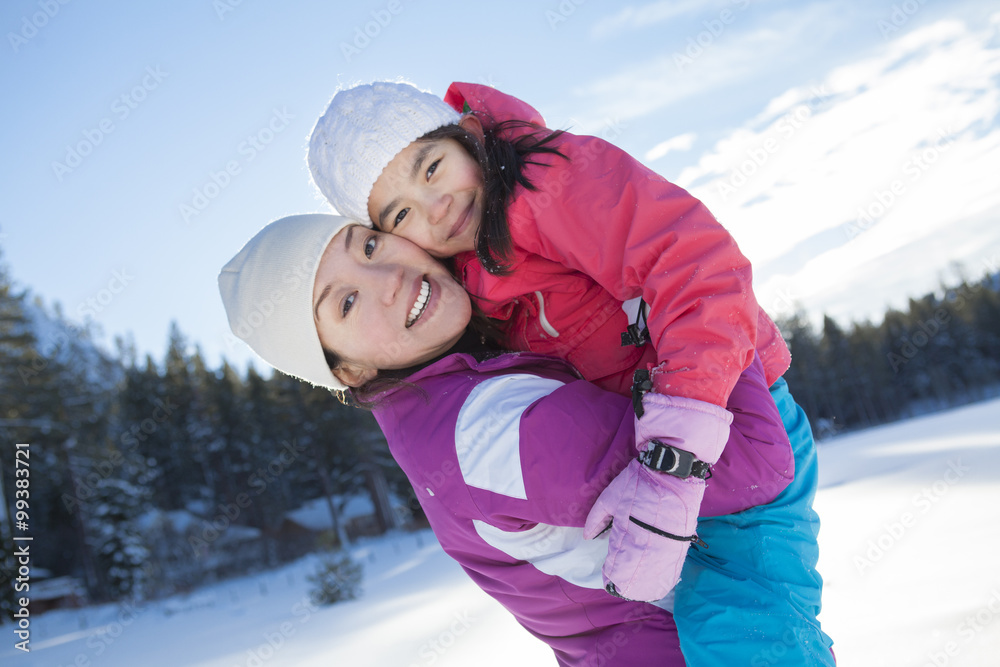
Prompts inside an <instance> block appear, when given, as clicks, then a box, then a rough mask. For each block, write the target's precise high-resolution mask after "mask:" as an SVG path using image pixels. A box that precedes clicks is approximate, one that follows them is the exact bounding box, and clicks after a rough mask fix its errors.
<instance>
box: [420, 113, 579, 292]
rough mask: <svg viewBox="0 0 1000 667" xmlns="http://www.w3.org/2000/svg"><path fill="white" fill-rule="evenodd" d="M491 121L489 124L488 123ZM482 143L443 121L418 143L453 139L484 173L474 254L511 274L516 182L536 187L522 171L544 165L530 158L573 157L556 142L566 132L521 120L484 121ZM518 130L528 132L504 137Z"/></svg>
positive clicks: (485, 263) (488, 265) (495, 270)
mask: <svg viewBox="0 0 1000 667" xmlns="http://www.w3.org/2000/svg"><path fill="white" fill-rule="evenodd" d="M487 125H489V127H487ZM483 128H484V132H483V134H484V136H483V141H482V142H480V141H479V139H478V138H477V137H476V136H475V135H474V134H472V133H471V132H469V131H468V130H466V129H465V128H463V127H461V126H460V125H457V124H454V125H445V126H444V127H439V128H438V129H436V130H432V131H430V132H428V133H427V134H425V135H423V136H422V137H420V138H419V139H417V141H437V140H440V139H454V140H455V141H457V142H458V143H459V144H460V145H461V146H462V148H464V149H465V150H466V152H468V153H469V155H471V156H472V158H473V159H474V160H476V162H478V163H479V167H480V169H481V170H482V172H483V184H484V188H483V190H484V195H483V219H482V222H481V223H480V225H479V233H478V235H477V236H476V255H477V256H478V257H479V261H480V262H482V265H483V268H485V269H486V270H487V271H488V272H489V273H492V274H494V275H498V276H502V275H506V274H508V273H510V259H511V257H510V254H511V252H512V246H511V238H510V226H509V225H508V224H507V206H508V205H509V204H510V199H511V195H513V194H514V188H516V187H517V186H518V185H521V186H523V187H524V188H525V189H527V190H532V191H534V190H537V188H536V187H535V185H534V184H533V183H532V182H531V181H530V180H529V179H528V177H527V176H525V175H524V167H525V166H526V165H529V164H533V165H540V166H545V163H543V162H538V161H536V160H534V159H532V156H537V155H543V154H544V155H558V156H559V157H561V158H563V159H569V158H567V157H566V156H565V155H563V154H562V153H560V152H559V149H558V148H557V147H556V146H554V145H553V143H554V142H555V140H556V139H558V138H559V135H561V134H562V133H563V132H562V130H557V131H552V130H549V129H548V128H546V127H542V126H541V125H537V124H535V123H529V122H527V121H523V120H508V121H503V122H501V123H496V124H492V123H489V124H487V123H484V124H483ZM515 130H528V131H527V132H525V133H522V134H520V136H518V137H516V138H514V139H513V140H510V139H506V138H505V137H506V136H508V135H509V134H511V133H513V132H514V131H515Z"/></svg>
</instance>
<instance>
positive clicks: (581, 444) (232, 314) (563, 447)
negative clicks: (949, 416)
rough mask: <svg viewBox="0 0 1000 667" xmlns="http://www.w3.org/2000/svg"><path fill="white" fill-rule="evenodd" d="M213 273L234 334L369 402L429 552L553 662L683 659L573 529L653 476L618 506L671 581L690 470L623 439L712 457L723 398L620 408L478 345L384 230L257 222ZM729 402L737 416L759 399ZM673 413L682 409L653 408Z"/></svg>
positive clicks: (437, 277) (723, 419) (555, 374)
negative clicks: (413, 498) (639, 413)
mask: <svg viewBox="0 0 1000 667" xmlns="http://www.w3.org/2000/svg"><path fill="white" fill-rule="evenodd" d="M219 284H220V290H221V292H222V295H223V301H224V302H225V304H226V310H227V312H228V315H229V320H230V325H231V327H232V328H233V331H234V332H235V333H236V334H237V335H238V336H240V337H241V338H243V339H244V340H245V341H246V342H247V343H248V344H249V345H250V346H251V347H252V348H253V349H254V350H255V351H256V352H257V353H258V354H259V355H260V356H261V357H263V358H264V359H265V360H266V361H267V362H268V363H270V364H271V365H273V366H275V367H276V368H278V369H279V370H282V371H284V372H286V373H289V374H292V375H295V376H297V377H300V378H302V379H304V380H306V381H309V382H311V383H313V384H316V385H320V386H325V387H328V388H331V389H336V390H341V391H343V390H347V389H348V387H350V388H352V393H353V394H354V396H355V397H356V398H357V399H359V400H361V401H362V402H365V403H367V404H369V405H372V406H373V411H374V414H375V417H376V419H377V420H378V422H379V424H380V426H381V427H382V429H383V431H384V432H385V435H386V439H387V441H388V443H389V447H390V450H391V451H392V453H393V456H394V457H395V458H396V460H397V462H398V463H399V464H400V466H401V468H402V469H403V471H404V472H405V473H406V475H407V477H408V478H409V480H410V482H411V483H412V485H413V487H414V490H415V491H416V494H417V497H418V499H419V501H420V503H421V506H422V507H423V509H424V511H425V513H426V515H427V517H428V520H429V521H430V523H431V526H432V528H433V529H434V531H435V533H436V534H437V536H438V539H439V540H440V542H441V544H442V546H443V547H444V549H445V551H446V552H447V553H448V554H449V555H451V556H452V557H453V558H455V559H456V560H457V561H458V562H459V563H460V564H461V565H462V566H463V568H464V569H465V570H466V572H467V573H468V574H469V575H470V576H471V577H472V578H473V580H475V581H476V583H477V584H478V585H479V586H480V587H481V588H483V590H485V591H486V592H487V593H489V594H490V595H492V596H493V597H495V598H496V599H497V600H499V601H500V602H501V603H502V604H503V605H504V606H505V607H506V608H507V609H508V610H510V611H511V612H512V613H513V614H514V615H515V617H517V619H518V620H519V622H521V624H522V625H523V626H524V627H525V628H527V629H528V630H529V632H531V633H532V634H534V635H535V636H537V637H539V638H540V639H542V640H543V641H545V642H546V643H548V644H549V645H550V646H551V647H552V648H553V650H554V651H555V653H556V656H557V659H558V661H559V663H560V664H564V665H586V664H623V665H624V664H649V661H650V660H651V659H652V660H653V661H655V662H656V663H657V664H668V665H673V664H676V665H681V664H684V659H683V656H682V655H681V653H680V650H679V646H678V642H677V633H676V628H675V626H674V625H673V622H672V618H671V615H670V614H669V613H668V612H667V611H666V610H665V609H663V608H661V607H669V606H670V602H669V601H666V602H660V603H658V604H659V606H657V605H653V604H645V603H639V602H632V601H628V600H624V599H621V598H616V597H613V596H610V595H608V594H607V593H606V592H605V591H604V590H603V588H604V586H603V581H602V575H601V569H602V566H603V563H604V559H605V556H606V555H607V553H608V538H607V533H604V534H603V535H602V536H599V537H598V538H597V539H593V540H585V539H584V538H583V534H584V531H583V528H584V526H585V524H586V522H587V519H588V514H590V513H591V509H592V508H594V506H595V503H597V504H598V506H600V504H601V503H602V502H603V503H604V504H606V505H616V503H615V502H614V501H613V499H612V500H610V501H609V500H608V499H607V497H606V494H608V493H609V492H610V493H612V494H614V493H617V492H619V491H620V490H621V487H622V485H627V484H629V483H634V480H635V479H637V478H638V477H644V478H645V479H652V480H654V481H653V483H655V484H656V485H657V488H659V489H660V495H659V498H658V502H657V503H656V506H655V507H642V508H635V510H636V512H635V514H636V515H641V516H643V517H649V516H650V514H644V513H647V512H648V513H651V515H652V516H653V517H654V518H653V519H652V521H653V525H654V526H655V527H656V528H657V529H658V531H659V533H658V534H656V535H654V537H655V538H656V539H664V540H671V541H672V542H673V543H675V544H676V546H677V548H676V553H675V555H676V558H675V559H674V562H673V563H669V564H665V566H664V567H663V568H662V570H661V571H662V572H663V574H664V576H665V577H666V578H668V579H672V581H673V582H676V577H677V575H678V574H679V571H680V568H681V566H682V565H683V564H684V562H685V556H686V554H687V552H688V541H690V540H692V539H694V538H695V537H694V528H695V523H696V519H697V516H696V508H697V507H698V506H699V504H700V501H701V494H703V493H704V490H705V484H704V480H703V479H702V478H700V477H698V476H694V475H692V476H687V477H678V476H674V475H670V474H666V473H662V472H655V471H651V470H650V469H649V468H648V466H645V465H643V464H641V463H640V462H639V461H638V460H637V459H636V453H637V451H641V450H645V449H646V446H647V444H649V442H650V441H651V440H653V438H655V437H656V436H661V437H659V438H657V439H659V440H661V441H663V442H664V443H665V444H667V445H669V446H673V447H675V448H676V449H677V450H682V451H691V452H693V453H695V457H696V459H699V460H701V461H704V462H705V463H714V462H715V460H716V459H717V458H718V457H719V453H720V451H721V450H722V449H723V446H725V448H726V452H729V451H731V450H732V451H738V450H739V449H740V447H747V446H749V445H748V444H747V443H744V442H740V441H739V438H740V436H739V435H738V430H737V429H732V432H730V429H729V423H730V421H731V419H732V416H731V415H730V413H729V412H727V411H726V410H724V409H722V408H719V407H717V406H714V405H710V404H705V403H701V402H699V401H694V400H693V399H682V398H677V397H665V396H660V395H656V394H647V395H645V396H644V397H642V401H641V403H642V406H643V408H644V409H645V411H644V415H643V417H642V418H641V419H639V420H636V418H635V414H634V412H633V407H632V403H631V402H630V401H629V400H628V398H626V397H623V396H619V395H617V394H611V393H608V392H604V391H602V390H600V389H598V388H597V387H595V386H594V385H591V384H590V383H587V382H585V381H583V380H582V379H580V377H579V375H578V374H577V373H576V372H575V371H574V370H573V369H572V368H571V367H569V366H568V365H567V364H566V363H565V362H562V361H559V360H557V359H553V358H548V357H543V356H538V355H534V354H504V353H500V352H498V351H496V350H495V349H491V348H490V347H489V346H488V345H487V344H486V343H485V342H484V339H483V338H482V337H481V336H480V335H478V334H475V333H473V332H471V330H470V327H469V324H470V321H471V320H472V318H473V317H472V308H471V306H470V303H469V299H468V296H467V295H466V293H465V291H464V290H463V289H462V288H461V286H460V285H459V284H458V283H457V282H455V281H454V279H453V278H452V277H451V275H450V274H449V273H448V271H447V270H446V269H444V267H443V266H441V265H440V264H438V263H437V262H435V261H434V260H432V259H431V258H430V257H429V256H428V255H426V253H424V252H423V251H422V250H420V249H419V248H417V247H416V246H414V245H413V244H411V243H410V242H409V241H407V240H405V239H403V238H401V237H396V236H392V235H387V234H382V233H379V232H377V231H373V230H371V229H368V228H365V227H361V226H358V225H355V224H353V223H351V222H350V221H348V220H346V219H344V218H338V217H334V216H324V215H307V216H294V217H291V218H285V219H283V220H279V221H277V222H275V223H272V224H271V225H269V226H268V227H266V228H265V229H264V230H262V231H261V232H260V233H258V235H257V236H255V237H254V238H253V239H252V240H251V241H250V242H249V243H248V244H247V245H246V246H245V247H244V248H243V250H242V251H241V252H240V253H239V254H237V256H236V257H235V258H234V259H233V260H232V261H231V262H230V263H229V264H227V266H226V267H225V268H224V269H223V272H222V273H221V275H220V277H219ZM764 398H766V399H767V400H770V397H769V396H767V395H765V397H764ZM741 399H745V400H743V404H742V405H740V406H739V407H740V409H739V410H736V413H737V414H739V415H752V414H753V411H754V409H755V408H759V407H760V406H761V404H762V402H763V400H762V398H761V397H758V396H747V397H737V400H741ZM772 409H773V404H772ZM679 413H680V414H683V415H684V419H681V420H677V419H671V418H667V417H665V415H672V416H673V415H677V414H679ZM779 428H780V425H779ZM637 434H638V436H637ZM727 437H728V438H729V441H728V444H727V441H726V439H727ZM637 440H638V442H637ZM694 443H697V444H694ZM637 448H638V450H637ZM602 493H603V494H604V495H602ZM693 508H695V509H693ZM615 519H616V520H623V521H628V520H633V521H634V520H635V519H634V516H628V515H626V516H622V517H619V516H616V517H615ZM743 528H745V527H743ZM651 535H652V533H651ZM734 537H736V535H735V534H734ZM685 577H687V574H685ZM693 578H695V579H696V578H697V577H693ZM770 583H771V584H774V585H776V586H780V585H781V584H780V582H770ZM682 585H683V582H682ZM678 594H680V591H678ZM792 636H795V631H794V628H793V629H792ZM765 639H767V640H768V641H771V639H772V638H765ZM820 648H822V647H820Z"/></svg>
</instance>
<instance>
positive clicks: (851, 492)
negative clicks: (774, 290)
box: [0, 400, 1000, 667]
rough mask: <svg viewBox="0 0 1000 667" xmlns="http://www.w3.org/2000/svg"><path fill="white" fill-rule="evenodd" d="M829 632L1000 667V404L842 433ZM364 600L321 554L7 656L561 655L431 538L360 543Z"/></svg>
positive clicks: (532, 659) (76, 614)
mask: <svg viewBox="0 0 1000 667" xmlns="http://www.w3.org/2000/svg"><path fill="white" fill-rule="evenodd" d="M820 460H821V489H820V492H819V495H818V497H817V501H816V506H817V509H818V510H819V512H820V515H821V517H822V520H823V530H822V532H821V534H820V541H821V545H822V558H821V562H820V568H821V572H822V573H823V575H824V577H825V579H826V589H825V606H824V610H823V614H822V620H823V624H824V628H825V629H826V630H827V632H829V633H830V635H831V636H833V638H834V641H835V642H836V644H835V649H836V652H837V656H838V658H839V662H840V664H841V665H851V666H854V665H859V666H868V665H871V666H877V665H885V666H891V667H901V666H909V665H913V666H916V667H924V666H925V665H926V666H935V667H942V666H943V665H962V666H976V667H980V666H982V667H985V666H995V665H997V664H1000V658H997V656H998V655H1000V567H998V566H997V565H996V563H997V562H998V556H997V553H996V552H997V551H998V549H1000V503H998V502H997V501H998V500H1000V400H994V401H989V402H985V403H980V404H977V405H972V406H968V407H965V408H961V409H957V410H953V411H950V412H946V413H941V414H937V415H932V416H927V417H922V418H919V419H913V420H910V421H907V422H903V423H899V424H894V425H889V426H884V427H880V428H875V429H870V430H868V431H864V432H861V433H855V434H852V435H847V436H841V437H838V438H835V439H833V440H829V441H827V442H824V443H823V444H822V446H821V448H820ZM355 556H356V557H357V558H358V560H360V561H362V562H363V563H364V565H365V593H364V596H363V597H362V598H361V599H360V600H356V601H352V602H346V603H341V604H337V605H334V606H332V607H326V608H321V609H317V608H315V607H313V606H312V605H311V603H310V602H309V598H308V593H307V589H308V583H307V582H306V575H307V574H308V573H309V572H310V571H311V570H312V569H313V568H315V565H316V561H315V559H314V558H306V559H303V560H302V561H299V562H297V563H294V564H292V565H289V566H287V567H285V568H282V569H280V570H277V571H273V572H268V573H266V574H261V575H257V576H253V577H246V578H243V579H238V580H233V581H228V582H224V583H221V584H217V585H215V586H210V587H207V588H204V589H200V590H198V591H197V592H194V593H192V594H190V595H189V596H177V597H174V598H171V599H168V600H163V601H157V602H153V603H148V604H142V605H139V606H136V607H123V606H119V605H107V606H103V607H98V608H90V609H85V610H73V611H55V612H49V613H47V614H44V615H41V616H39V617H36V618H34V619H32V625H31V629H32V640H31V647H32V652H31V653H30V654H24V653H22V652H20V651H17V650H15V649H14V648H13V644H14V641H15V640H14V638H13V635H12V633H11V631H10V630H11V626H10V625H5V626H0V627H2V628H3V629H4V632H3V633H2V634H3V636H5V637H6V640H5V641H4V642H3V644H2V645H0V663H2V664H4V665H8V664H14V665H44V666H45V667H57V666H64V667H69V666H70V665H74V666H80V667H89V666H95V667H103V666H111V665H124V666H128V667H133V666H135V665H170V666H174V665H199V666H203V667H236V666H240V667H262V666H264V665H267V666H268V667H271V666H276V665H295V666H299V667H309V666H311V665H324V666H325V665H351V666H354V665H387V666H388V665H391V666H393V667H395V666H403V667H408V666H429V665H438V666H449V665H451V666H455V665H463V666H466V665H477V666H489V665H512V664H515V665H518V666H519V667H532V666H534V665H554V664H555V661H554V660H553V659H552V656H551V653H550V652H549V651H548V649H547V648H546V647H545V646H543V645H542V644H540V643H539V642H538V641H536V640H535V639H534V638H532V637H531V636H530V635H528V634H527V633H526V632H524V631H523V630H522V629H521V628H520V627H519V626H518V625H517V624H516V623H515V622H514V621H513V620H512V618H511V617H510V616H509V615H508V614H507V613H506V612H505V611H504V610H503V609H502V608H500V606H499V605H498V604H496V603H494V602H493V601H492V600H491V599H490V598H488V597H487V596H486V595H485V594H483V593H481V592H480V591H479V589H478V588H476V587H475V586H474V585H473V584H472V583H471V581H469V580H468V579H467V578H466V577H465V575H464V574H463V573H462V571H461V570H460V569H459V568H458V566H457V565H455V564H454V563H453V562H452V561H451V560H449V559H448V558H447V557H446V556H445V555H444V554H443V553H442V551H441V549H440V548H439V547H438V546H437V544H436V542H435V541H434V539H433V536H432V535H431V534H430V533H429V532H423V533H418V534H394V535H390V536H388V537H385V538H383V539H379V540H376V541H371V542H368V543H365V544H362V545H359V546H357V547H356V548H355Z"/></svg>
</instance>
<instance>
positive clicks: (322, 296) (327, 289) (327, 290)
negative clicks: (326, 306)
mask: <svg viewBox="0 0 1000 667" xmlns="http://www.w3.org/2000/svg"><path fill="white" fill-rule="evenodd" d="M329 293H330V286H329V285H327V286H326V287H324V288H323V292H322V293H321V294H320V295H319V298H318V299H316V305H315V306H314V307H313V317H314V318H316V319H317V320H318V319H319V304H321V303H323V299H325V298H326V295H327V294H329Z"/></svg>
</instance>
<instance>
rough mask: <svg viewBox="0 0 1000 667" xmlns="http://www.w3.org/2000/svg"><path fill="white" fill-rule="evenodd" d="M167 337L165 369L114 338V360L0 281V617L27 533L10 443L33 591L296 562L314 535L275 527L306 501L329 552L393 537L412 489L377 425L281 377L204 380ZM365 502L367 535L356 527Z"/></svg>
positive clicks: (115, 592) (201, 364) (209, 373)
mask: <svg viewBox="0 0 1000 667" xmlns="http://www.w3.org/2000/svg"><path fill="white" fill-rule="evenodd" d="M0 260H2V258H0ZM164 334H165V340H166V342H167V344H166V351H165V354H164V356H163V357H162V358H159V359H154V358H153V357H151V356H140V355H138V354H137V353H136V351H135V350H134V349H133V348H132V347H131V346H130V345H129V344H128V343H127V342H124V341H121V340H117V341H116V345H115V350H114V351H113V352H109V351H107V350H104V349H102V348H101V347H100V346H98V345H95V344H94V342H93V340H92V338H93V332H91V331H89V330H88V328H87V327H85V326H84V327H81V326H79V325H78V324H76V323H71V322H69V321H67V320H66V319H65V318H64V317H63V316H62V315H61V313H60V310H59V308H58V307H55V308H48V307H46V306H45V305H44V304H42V303H40V302H39V301H38V300H36V299H33V298H32V296H31V295H30V292H29V290H27V289H26V288H24V287H22V286H17V285H16V284H15V283H14V282H13V281H12V279H11V278H10V276H8V275H7V271H6V269H5V268H4V269H2V270H0V432H2V442H3V448H2V450H0V466H2V472H3V477H2V488H3V490H4V493H3V500H4V504H5V505H4V506H5V508H6V509H7V510H8V511H6V512H3V511H0V519H2V521H0V537H2V539H0V549H3V550H4V551H3V552H2V561H3V568H2V573H0V591H2V596H3V602H2V604H3V608H4V614H3V615H4V617H6V618H9V616H10V614H11V609H12V608H11V605H12V601H13V600H12V598H13V596H14V587H13V586H12V585H11V581H12V579H13V578H14V576H15V572H16V567H15V566H14V562H13V560H12V558H11V547H12V544H14V543H13V542H12V541H11V539H10V538H11V535H13V534H17V535H21V534H24V533H22V532H21V531H15V517H16V509H15V489H16V488H17V479H18V478H20V476H18V477H17V478H16V476H15V461H14V457H15V450H14V447H15V444H16V443H28V444H29V445H30V468H28V470H29V471H30V477H29V479H30V500H29V503H28V507H29V510H28V522H27V524H28V526H29V530H28V533H27V534H30V535H31V536H33V537H34V539H33V541H32V542H31V568H32V576H33V582H38V581H39V580H40V579H41V578H43V577H44V578H53V579H55V578H59V577H67V576H71V577H73V578H74V581H75V582H76V584H77V587H78V590H76V591H74V595H75V598H76V599H78V600H83V601H86V602H94V603H96V602H104V601H111V600H123V599H144V598H154V597H157V596H162V595H166V594H170V593H173V592H176V591H182V590H191V589H192V588H194V587H196V586H199V585H201V584H204V583H206V582H210V581H214V580H219V579H223V578H226V577H230V576H233V575H238V574H244V573H247V572H252V571H256V570H260V569H263V568H268V567H273V566H276V565H278V564H280V563H282V562H285V561H288V560H290V559H293V558H296V557H299V556H301V555H302V554H303V553H305V552H306V551H309V550H310V549H312V548H315V546H316V539H315V536H314V535H312V534H311V533H309V532H306V531H303V530H302V529H301V526H298V524H295V526H296V527H299V528H300V530H299V532H298V533H294V532H293V533H289V532H288V530H287V526H286V525H282V522H283V520H285V519H286V518H287V517H288V515H289V513H290V512H291V511H292V510H295V509H296V508H300V507H302V506H303V504H304V503H306V502H307V501H310V500H317V499H325V500H326V502H321V503H319V506H316V505H317V504H316V503H313V507H314V509H315V510H316V511H313V512H312V513H313V514H316V513H317V512H318V513H319V514H320V515H322V514H324V513H325V514H326V523H328V524H329V531H327V532H329V535H328V536H324V537H323V540H325V541H324V544H325V546H327V547H330V546H337V545H338V544H339V543H343V542H347V541H348V540H349V539H351V538H352V537H356V536H357V534H359V533H360V534H375V533H380V532H383V531H385V530H386V529H388V528H392V527H396V526H397V525H398V523H399V521H400V514H401V513H400V508H399V505H403V506H405V504H406V502H407V499H408V497H409V496H408V495H407V494H408V493H409V486H408V485H407V484H406V482H405V478H404V477H403V476H402V473H400V472H399V471H398V469H397V468H396V467H395V465H394V464H393V463H392V459H391V458H390V457H389V455H388V450H387V449H386V447H385V442H384V439H382V437H381V433H380V432H379V430H378V427H377V425H376V424H375V421H374V419H373V418H372V417H371V415H370V413H368V412H365V411H362V410H358V409H354V408H349V407H347V406H345V405H342V404H341V403H340V402H339V401H338V400H337V399H336V398H335V397H334V396H332V395H331V394H330V393H328V392H326V391H322V390H318V389H314V388H311V387H308V386H307V385H305V384H304V383H301V382H299V381H297V380H294V379H291V378H289V377H287V376H283V375H280V374H276V375H274V376H273V377H263V376H261V375H260V374H259V373H258V372H257V371H256V370H255V369H254V368H252V367H251V368H249V369H246V370H237V369H234V368H232V367H231V366H229V365H227V364H226V363H223V364H222V366H221V367H219V368H209V367H208V366H207V365H206V363H205V361H204V359H203V358H202V355H201V353H200V351H199V349H198V347H197V346H196V345H191V344H190V343H189V342H188V341H187V340H186V339H185V337H184V335H183V334H182V332H181V331H180V330H179V329H178V328H177V327H176V326H175V327H173V328H172V329H171V331H169V333H168V332H164ZM22 473H23V471H22ZM359 496H360V497H362V498H363V499H367V498H371V503H370V506H371V507H372V509H373V512H372V516H371V520H370V521H369V522H368V524H367V525H366V524H363V523H361V524H358V523H357V522H355V525H351V526H348V525H346V519H349V518H351V516H352V514H351V512H350V511H348V507H347V506H348V505H352V504H354V505H356V504H357V502H356V501H357V500H358V499H359ZM390 498H392V499H394V501H395V505H394V506H390V502H389V499H390ZM362 504H364V503H362ZM307 519H308V517H307ZM338 519H343V521H338ZM303 522H304V523H306V524H308V523H309V521H308V520H306V519H301V518H300V520H299V524H301V523H303ZM286 523H287V522H286ZM313 523H316V522H315V521H313ZM319 523H320V524H323V523H324V521H323V517H322V516H321V517H320V519H319ZM34 590H36V589H35V588H34V586H33V587H32V591H34ZM39 590H40V589H39Z"/></svg>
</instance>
